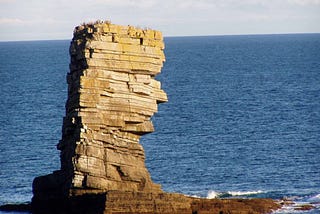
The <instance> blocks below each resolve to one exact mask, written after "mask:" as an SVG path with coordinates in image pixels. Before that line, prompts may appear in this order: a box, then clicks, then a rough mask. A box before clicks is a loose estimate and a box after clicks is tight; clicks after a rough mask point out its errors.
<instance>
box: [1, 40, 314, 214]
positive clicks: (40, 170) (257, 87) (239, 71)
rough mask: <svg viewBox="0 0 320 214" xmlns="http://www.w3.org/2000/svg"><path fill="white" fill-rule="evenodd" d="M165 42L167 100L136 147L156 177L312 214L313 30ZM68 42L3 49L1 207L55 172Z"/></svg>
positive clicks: (176, 188)
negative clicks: (304, 207) (305, 207)
mask: <svg viewBox="0 0 320 214" xmlns="http://www.w3.org/2000/svg"><path fill="white" fill-rule="evenodd" d="M165 42H166V50H165V53H166V58H167V61H166V63H165V66H164V68H163V70H162V74H161V75H159V76H158V77H157V78H158V79H159V80H161V82H162V87H163V89H164V90H165V91H166V92H167V94H168V97H169V102H168V103H166V104H161V105H160V106H159V112H158V113H157V114H156V115H155V116H154V118H153V122H154V125H155V128H156V132H155V133H153V134H150V135H146V136H144V137H143V138H142V140H141V143H142V144H143V146H144V148H145V151H146V156H147V159H146V164H147V167H148V169H149V171H150V173H151V175H152V178H153V180H154V181H155V182H156V183H160V184H162V187H163V189H164V190H166V191H170V192H171V191H172V192H181V193H184V194H188V195H196V196H200V197H215V196H217V197H232V196H237V197H272V198H275V199H280V198H283V197H288V198H291V199H293V200H294V201H295V202H296V203H297V204H304V203H313V204H314V205H315V206H316V207H318V208H317V209H316V210H313V211H309V212H307V213H318V212H319V211H320V208H319V206H320V205H319V203H320V165H319V162H320V155H319V153H320V34H308V35H307V34H306V35H267V36H217V37H184V38H183V37H182V38H166V41H165ZM68 46H69V42H68V41H43V42H10V43H0V84H1V85H0V86H1V90H0V100H1V105H0V111H1V114H0V122H1V125H2V126H1V128H0V204H4V203H8V202H9V203H18V202H24V201H29V200H30V198H31V197H32V192H31V191H32V188H31V183H32V180H33V178H34V177H36V176H38V175H43V174H48V173H50V172H51V171H53V170H56V169H58V168H59V153H58V151H57V150H56V148H55V145H56V144H57V143H58V141H59V139H60V136H61V133H60V132H61V125H62V117H63V116H64V104H65V100H66V94H67V92H66V89H67V85H66V81H65V75H66V73H67V71H68V63H69V56H68ZM292 209H293V208H292V207H289V208H287V209H285V210H282V211H281V212H282V213H292V212H293V211H292ZM304 213H305V212H304Z"/></svg>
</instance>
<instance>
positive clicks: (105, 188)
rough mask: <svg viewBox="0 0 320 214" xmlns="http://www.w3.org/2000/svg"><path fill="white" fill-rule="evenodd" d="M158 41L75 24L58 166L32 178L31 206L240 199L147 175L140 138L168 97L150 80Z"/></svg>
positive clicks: (184, 209) (126, 30)
mask: <svg viewBox="0 0 320 214" xmlns="http://www.w3.org/2000/svg"><path fill="white" fill-rule="evenodd" d="M163 49H164V43H163V38H162V35H161V32H159V31H155V30H142V29H139V28H134V27H131V26H119V25H114V24H111V23H108V22H96V23H92V24H84V25H81V26H79V27H77V28H76V29H75V31H74V37H73V39H72V42H71V45H70V56H71V63H70V72H69V73H68V74H67V83H68V100H67V102H66V115H65V117H64V119H63V127H62V139H61V140H60V142H59V144H58V146H57V148H58V149H59V150H60V151H61V157H60V159H61V169H60V170H58V171H55V172H53V173H52V174H50V175H46V176H41V177H37V178H36V179H35V180H34V182H33V193H34V197H33V200H32V208H33V210H34V213H177V214H178V213H179V214H183V213H209V211H210V210H211V211H212V210H218V211H223V212H225V210H228V209H229V210H234V207H235V206H238V204H239V203H241V202H239V201H237V202H235V204H237V205H232V206H231V205H230V203H229V202H227V201H224V202H223V203H222V204H223V205H221V206H219V207H218V209H216V208H213V207H214V206H215V204H216V202H214V203H212V202H210V201H206V200H201V199H192V198H190V197H186V196H183V195H179V194H169V193H164V192H163V191H162V190H161V187H160V185H158V184H155V183H153V182H152V180H151V177H150V174H149V172H148V170H147V169H146V167H145V154H144V150H143V147H142V146H141V145H140V144H139V139H140V137H141V136H142V135H144V134H146V133H150V132H153V131H154V128H153V125H152V122H151V121H150V118H151V117H152V115H153V114H154V113H155V112H157V104H159V103H162V102H166V101H167V96H166V94H165V92H164V91H163V90H162V89H161V84H160V82H159V81H157V80H155V76H156V75H157V74H159V72H160V70H161V67H162V65H163V62H164V60H165V57H164V53H163ZM231 204H232V203H231ZM243 206H245V205H243ZM228 207H229V208H228ZM249 207H250V206H249ZM249 210H250V208H246V211H249ZM269 210H270V209H269ZM269 210H267V211H269ZM251 211H252V213H256V212H254V210H251ZM210 213H212V212H210ZM232 213H236V212H234V211H232Z"/></svg>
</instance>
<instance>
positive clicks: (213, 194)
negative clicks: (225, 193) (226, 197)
mask: <svg viewBox="0 0 320 214" xmlns="http://www.w3.org/2000/svg"><path fill="white" fill-rule="evenodd" d="M220 194H221V193H219V192H216V191H213V190H209V192H208V194H207V199H213V198H219V195H220Z"/></svg>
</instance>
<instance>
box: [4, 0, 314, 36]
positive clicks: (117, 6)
mask: <svg viewBox="0 0 320 214" xmlns="http://www.w3.org/2000/svg"><path fill="white" fill-rule="evenodd" d="M0 14H1V15H0V29H1V30H0V41H14V40H16V41H17V40H52V39H71V38H72V33H73V29H74V27H75V26H77V25H79V24H81V23H83V22H89V21H94V20H98V19H99V20H110V21H111V22H112V23H114V24H120V25H132V26H138V27H142V28H145V27H148V28H152V29H157V30H160V31H162V32H163V34H164V36H196V35H238V34H286V33H320V0H242V1H239V0H82V1H79V0H0Z"/></svg>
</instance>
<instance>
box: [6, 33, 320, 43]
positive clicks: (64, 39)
mask: <svg viewBox="0 0 320 214" xmlns="http://www.w3.org/2000/svg"><path fill="white" fill-rule="evenodd" d="M302 34H320V32H317V33H309V32H305V33H301V32H300V33H243V34H207V35H174V36H170V35H169V36H163V38H164V39H165V38H181V37H218V36H272V35H302ZM71 40H72V38H70V39H68V38H60V39H26V40H0V43H5V42H41V41H42V42H44V41H71Z"/></svg>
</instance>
